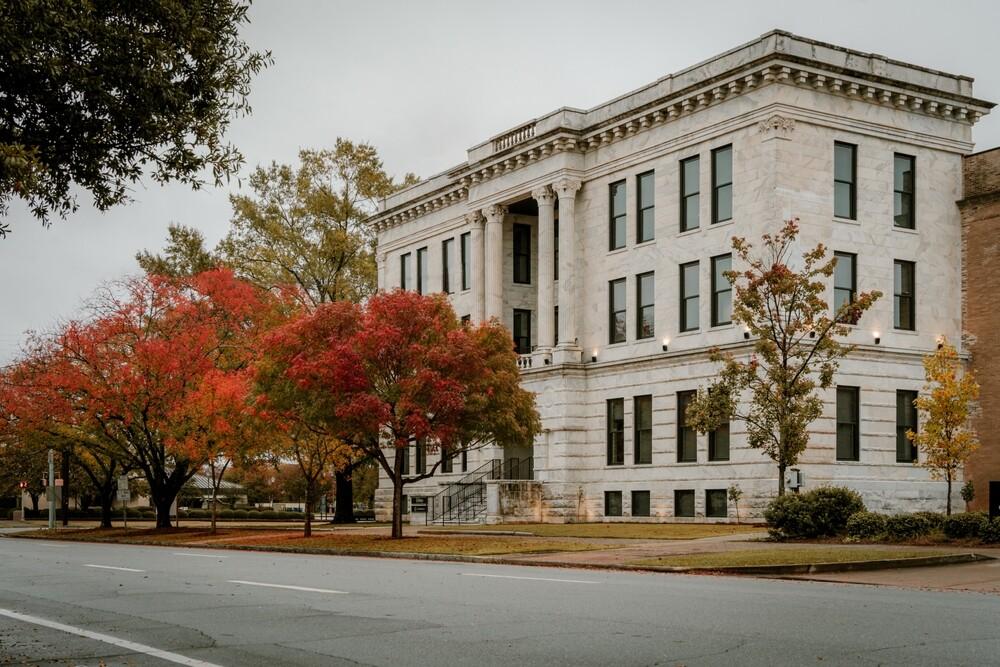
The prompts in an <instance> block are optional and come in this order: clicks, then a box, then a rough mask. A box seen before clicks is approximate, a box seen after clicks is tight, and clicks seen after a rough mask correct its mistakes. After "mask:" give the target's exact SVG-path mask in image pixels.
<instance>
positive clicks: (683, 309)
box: [679, 259, 701, 333]
mask: <svg viewBox="0 0 1000 667" xmlns="http://www.w3.org/2000/svg"><path fill="white" fill-rule="evenodd" d="M690 267H694V268H695V275H696V276H697V280H696V283H695V284H696V287H697V288H696V290H695V294H694V296H685V295H684V293H685V292H686V291H687V290H686V289H685V288H686V287H687V279H686V278H685V276H684V274H685V271H686V270H687V269H688V268H690ZM680 274H681V275H680V281H679V283H680V295H681V298H680V322H679V324H680V331H681V333H685V332H688V331H697V330H698V329H700V328H701V301H700V299H701V262H700V260H697V259H696V260H694V261H693V262H685V263H684V264H681V265H680ZM692 299H694V300H695V301H696V302H697V304H698V307H697V308H696V309H695V312H696V313H697V315H696V321H695V323H694V326H691V323H690V322H688V321H687V311H688V308H687V305H688V301H690V300H692Z"/></svg>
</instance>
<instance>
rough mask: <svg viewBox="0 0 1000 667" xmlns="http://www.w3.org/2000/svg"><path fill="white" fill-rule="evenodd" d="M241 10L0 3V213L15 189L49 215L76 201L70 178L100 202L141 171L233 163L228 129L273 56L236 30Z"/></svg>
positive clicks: (199, 177)
mask: <svg viewBox="0 0 1000 667" xmlns="http://www.w3.org/2000/svg"><path fill="white" fill-rule="evenodd" d="M248 8H249V3H248V2H241V1H239V0H147V1H144V2H103V1H102V2H78V1H76V0H9V1H7V2H3V3H0V44H2V45H3V48H2V51H3V57H2V64H0V216H3V215H5V214H6V211H7V207H8V205H9V202H10V200H11V199H12V198H15V197H16V198H19V199H22V200H23V201H25V202H26V203H27V205H28V206H29V208H30V209H31V211H32V212H33V214H34V215H35V216H36V217H37V218H39V219H40V220H42V221H43V222H44V223H47V222H48V221H49V219H50V216H51V215H53V214H55V215H59V216H65V215H66V214H68V213H70V212H72V211H73V210H75V209H76V207H77V201H76V197H75V196H74V194H73V190H74V188H80V189H82V190H86V191H87V192H88V193H89V194H90V196H91V197H92V199H93V203H94V206H96V207H97V208H98V209H100V210H106V209H108V208H110V207H112V206H115V205H117V204H120V203H122V202H124V201H127V200H128V188H129V186H130V184H132V183H134V182H136V181H138V180H139V179H140V178H141V177H142V176H143V174H144V173H149V174H150V175H151V177H152V178H153V180H155V181H158V182H161V183H163V182H167V181H178V182H181V183H186V184H189V185H191V186H192V187H195V188H197V187H199V186H200V185H202V184H203V182H204V174H205V173H206V172H208V173H209V174H210V175H211V180H213V181H214V182H215V183H216V184H218V183H221V182H222V181H223V180H224V179H226V178H227V177H229V176H230V175H231V174H234V173H235V172H236V171H237V170H238V169H239V167H240V165H241V164H242V161H243V158H242V156H241V155H240V153H239V151H238V150H237V149H236V148H235V147H234V146H232V145H231V144H229V143H227V142H226V138H225V135H226V132H227V129H228V127H229V123H230V122H231V120H232V118H233V117H235V116H238V115H241V114H246V113H249V112H250V105H249V103H248V100H247V96H248V94H249V92H250V82H251V80H252V79H253V77H254V75H255V74H256V73H257V72H259V71H260V70H261V69H262V68H263V67H265V66H266V65H267V64H268V63H269V61H270V54H269V53H267V52H259V51H254V50H253V49H251V48H250V47H249V46H248V45H247V44H246V42H244V41H243V39H242V38H241V37H240V34H239V30H240V28H241V27H242V26H243V25H244V24H246V23H247V22H248V17H247V10H248ZM8 230H9V227H8V226H5V225H4V224H3V222H2V219H0V235H2V234H4V233H6V231H8Z"/></svg>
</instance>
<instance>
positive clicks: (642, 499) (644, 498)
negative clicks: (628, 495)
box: [632, 491, 649, 516]
mask: <svg viewBox="0 0 1000 667" xmlns="http://www.w3.org/2000/svg"><path fill="white" fill-rule="evenodd" d="M632 516H649V491H633V492H632Z"/></svg>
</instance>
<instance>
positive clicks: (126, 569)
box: [84, 563, 145, 572]
mask: <svg viewBox="0 0 1000 667" xmlns="http://www.w3.org/2000/svg"><path fill="white" fill-rule="evenodd" d="M84 567H96V568H98V569H99V570H118V571H119V572H145V570H137V569H135V568H134V567H115V566H114V565H94V564H93V563H85V564H84Z"/></svg>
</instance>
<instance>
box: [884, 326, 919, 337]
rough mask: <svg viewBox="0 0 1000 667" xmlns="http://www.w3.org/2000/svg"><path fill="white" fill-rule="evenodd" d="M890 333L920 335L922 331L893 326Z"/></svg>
mask: <svg viewBox="0 0 1000 667" xmlns="http://www.w3.org/2000/svg"><path fill="white" fill-rule="evenodd" d="M890 333H894V334H902V335H904V336H919V335H920V332H919V331H917V330H916V329H896V328H893V329H892V330H891V331H890Z"/></svg>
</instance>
